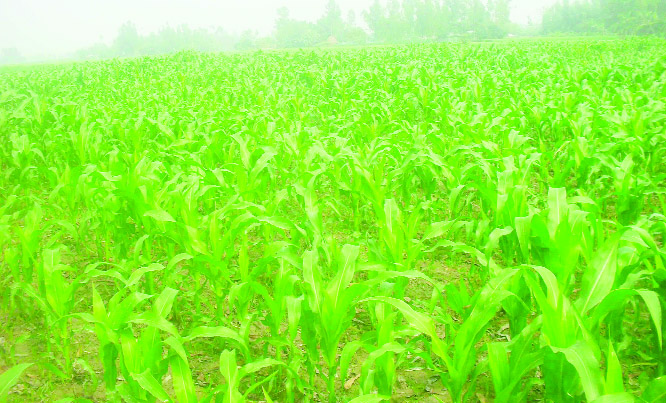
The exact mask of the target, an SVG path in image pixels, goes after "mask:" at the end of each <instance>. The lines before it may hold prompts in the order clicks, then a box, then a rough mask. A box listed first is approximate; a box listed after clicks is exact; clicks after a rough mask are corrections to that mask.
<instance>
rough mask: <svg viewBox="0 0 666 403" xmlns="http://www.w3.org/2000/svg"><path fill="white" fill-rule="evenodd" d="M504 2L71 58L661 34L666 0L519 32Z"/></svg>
mask: <svg viewBox="0 0 666 403" xmlns="http://www.w3.org/2000/svg"><path fill="white" fill-rule="evenodd" d="M510 2H511V0H384V1H379V0H375V1H374V3H373V4H372V5H371V6H370V7H369V8H368V9H367V10H365V11H363V12H362V14H361V16H360V17H361V18H362V21H363V22H364V23H365V26H366V27H367V29H363V28H361V27H360V26H359V22H358V20H357V16H356V14H355V13H354V12H353V11H350V12H349V13H348V14H347V15H343V13H342V10H341V9H340V7H339V6H338V4H337V2H336V1H335V0H329V1H328V3H327V5H326V8H325V10H324V14H323V15H322V16H321V17H320V18H319V19H318V20H317V21H314V22H309V21H301V20H297V19H294V18H292V17H291V16H290V13H289V10H288V9H287V8H284V7H283V8H281V9H279V10H278V12H277V19H276V21H275V29H274V31H273V33H272V35H270V36H265V37H261V36H259V35H258V34H257V33H256V32H253V31H245V32H243V33H241V34H230V33H228V32H226V31H224V30H223V29H222V28H217V29H191V28H188V27H187V26H180V27H176V28H173V27H166V28H163V29H161V30H159V31H157V32H155V33H151V34H147V35H141V34H139V32H138V31H137V28H136V26H135V25H134V24H133V23H131V22H128V23H125V24H124V25H122V26H121V27H120V29H119V31H118V35H117V36H116V38H115V39H114V40H113V42H112V43H111V44H103V43H99V44H96V45H93V46H90V47H88V48H85V49H81V50H79V51H78V52H76V54H75V55H73V56H75V57H76V58H79V59H98V58H108V57H131V56H139V55H157V54H167V53H173V52H177V51H180V50H197V51H204V52H205V51H210V52H219V51H229V50H246V49H264V48H297V47H310V46H326V45H335V44H348V45H359V44H365V43H404V42H423V41H442V40H482V39H491V38H502V37H505V36H506V35H507V34H509V33H518V34H526V35H538V34H544V35H553V34H560V33H565V34H579V35H580V34H622V35H666V0H560V2H559V3H557V4H555V5H554V6H552V7H551V8H549V9H548V10H546V12H545V13H544V15H543V20H542V24H541V27H540V29H541V31H539V27H538V26H536V25H532V26H530V27H519V26H518V25H516V24H512V23H511V21H510V18H509V5H510ZM24 61H26V59H25V58H24V57H23V56H22V55H21V54H20V52H19V51H18V50H16V49H15V48H11V49H4V50H2V51H0V64H15V63H22V62H24Z"/></svg>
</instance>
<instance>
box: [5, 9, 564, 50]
mask: <svg viewBox="0 0 666 403" xmlns="http://www.w3.org/2000/svg"><path fill="white" fill-rule="evenodd" d="M555 1H556V0H511V8H512V10H511V18H512V20H513V21H515V22H518V23H526V22H527V21H528V20H529V19H532V21H534V22H539V21H540V19H541V14H542V13H543V10H545V9H546V8H547V7H548V6H550V5H551V4H553V3H554V2H555ZM326 3H327V0H0V49H5V48H17V49H18V50H19V51H20V52H21V53H22V54H23V55H25V56H28V57H35V56H55V55H62V54H67V53H70V52H74V51H76V50H78V49H81V48H84V47H87V46H90V45H92V44H95V43H99V42H104V43H110V42H111V41H112V40H113V38H115V36H116V33H117V32H118V28H119V27H120V26H121V25H122V24H123V23H125V22H127V21H132V22H134V23H135V24H136V26H137V29H138V30H139V32H140V33H142V34H146V33H150V32H155V31H158V30H159V29H160V28H163V27H165V26H172V27H176V26H179V25H182V24H186V25H188V26H189V27H191V28H212V27H223V28H224V29H225V30H226V31H228V32H232V33H240V32H243V31H245V30H247V29H250V30H253V31H256V32H258V34H259V35H268V34H270V33H271V32H272V30H273V28H274V22H275V19H276V15H277V13H276V11H277V9H278V8H280V7H287V8H288V9H289V10H290V16H291V17H293V18H296V19H301V20H309V21H315V20H317V19H318V18H319V17H320V16H321V15H322V14H323V12H324V9H325V5H326ZM337 3H338V4H339V5H340V8H341V9H342V10H343V15H345V16H346V15H347V13H348V11H349V10H354V11H355V12H356V15H357V21H358V22H362V17H361V12H362V11H363V10H365V9H367V8H368V7H369V6H370V5H371V4H372V3H373V0H337ZM384 3H385V1H384Z"/></svg>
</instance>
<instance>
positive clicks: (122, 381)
mask: <svg viewBox="0 0 666 403" xmlns="http://www.w3.org/2000/svg"><path fill="white" fill-rule="evenodd" d="M417 3H418V4H417ZM435 3H436V2H425V1H424V2H411V6H410V2H404V3H403V4H402V6H398V3H397V2H391V3H390V4H389V6H388V9H389V10H390V12H389V14H387V15H394V16H399V15H401V13H403V12H406V11H405V10H407V8H409V7H412V6H413V7H414V9H410V10H411V11H410V12H414V13H416V14H417V15H418V16H419V17H418V18H424V19H427V18H428V15H429V13H428V12H426V11H424V10H422V9H421V8H420V7H426V6H427V7H435V5H436V4H435ZM470 4H471V6H470V7H472V5H473V4H472V3H470ZM492 4H494V6H496V8H497V10H495V11H494V13H496V14H497V15H498V16H500V15H501V14H502V12H501V11H502V10H501V9H502V4H499V3H498V4H495V3H492ZM401 7H402V8H401ZM401 10H402V11H401ZM440 11H441V10H440ZM285 18H287V16H285ZM387 18H388V17H387ZM493 18H495V17H493ZM497 18H500V17H497ZM341 21H343V23H342V25H341ZM456 21H457V23H460V24H463V22H464V19H462V18H461V19H459V20H456ZM320 23H321V26H325V27H326V31H325V32H326V34H330V33H331V32H336V31H337V30H340V29H342V30H344V19H343V18H342V17H341V16H340V12H339V10H337V9H336V8H335V7H334V5H333V4H332V5H330V6H329V11H328V13H327V17H326V18H324V19H322V21H321V22H318V23H317V24H313V26H312V27H310V28H312V29H313V35H322V32H324V31H319V30H318V28H317V27H316V26H319V25H320ZM315 25H316V26H315ZM433 29H434V28H433ZM407 32H410V35H431V34H433V32H434V31H433V32H431V31H427V32H426V31H423V32H414V31H409V30H407ZM127 35H128V37H131V29H129V28H128V29H127ZM119 46H120V44H119ZM664 50H666V43H664V42H663V41H662V40H659V39H645V38H644V39H631V40H615V41H573V42H566V41H539V42H532V41H529V42H527V41H525V42H521V41H517V42H515V43H511V44H501V43H500V44H483V45H478V44H477V45H473V44H438V45H412V46H400V47H376V48H365V49H336V50H332V51H303V50H300V51H289V52H270V51H267V52H264V51H262V52H257V53H239V54H233V55H219V54H218V55H215V54H198V53H194V52H190V53H180V54H177V55H173V56H162V57H155V58H141V59H124V60H114V61H105V62H94V63H86V64H72V65H61V66H39V67H33V68H27V69H23V70H12V71H9V70H8V71H2V72H0V140H1V141H0V322H1V323H2V326H0V367H1V368H2V371H3V372H2V375H0V400H1V399H6V398H7V397H9V400H11V399H14V400H12V401H30V400H39V397H38V396H37V394H38V393H42V392H40V391H44V392H43V393H45V394H51V395H54V396H55V395H57V397H55V398H52V400H53V399H57V398H61V397H62V398H64V400H62V401H86V400H81V399H89V400H91V401H92V400H94V401H97V400H107V401H114V402H119V401H131V402H156V401H177V402H199V401H201V402H241V401H280V402H282V401H286V402H296V401H329V402H338V401H354V402H379V401H385V400H390V399H400V397H401V396H404V394H405V392H406V389H409V390H410V393H413V394H415V395H416V397H415V398H417V399H420V400H426V399H428V398H433V399H445V398H450V400H452V401H454V402H467V401H470V402H471V401H476V400H477V399H483V400H487V401H497V402H509V401H514V400H515V401H535V400H545V401H556V402H582V401H591V402H593V401H595V402H606V401H612V402H614V401H622V402H624V401H641V400H643V401H648V402H658V401H662V400H663V396H664V391H665V390H666V389H664V387H665V381H664V379H666V378H664V377H665V376H666V373H665V372H666V367H665V364H664V363H666V354H665V353H664V331H666V327H665V321H664V304H665V303H666V300H665V298H666V268H665V266H664V256H665V255H664V252H665V250H664V234H665V232H666V217H665V216H664V207H666V190H665V188H664V186H665V185H666V182H665V178H666V165H665V164H664V163H663V161H664V160H666V130H664V129H665V126H666V103H665V102H664V101H663V100H664V99H666V80H665V79H664V78H665V76H664V74H666V73H665V72H666V70H665V69H664V67H665V66H666V65H665V64H664V61H663V60H659V59H655V57H654V55H655V54H662V53H664ZM26 356H27V357H26ZM24 357H25V358H24ZM26 361H27V362H33V363H35V365H34V366H32V367H30V370H29V372H28V375H27V377H26V378H25V379H26V380H27V381H28V382H30V384H31V386H33V387H32V388H21V387H17V386H16V384H17V383H19V376H20V375H21V373H22V372H23V371H24V370H25V369H26V368H28V366H29V365H30V364H23V362H26ZM28 377H29V378H30V379H29V380H28ZM20 379H23V378H20ZM67 385H81V386H80V388H79V389H81V390H79V389H76V390H73V391H72V390H69V389H66V388H67ZM425 386H427V388H426V390H423V387H425ZM58 388H62V389H64V392H63V391H62V390H60V392H61V393H56V391H58V390H59V389H58ZM443 393H445V394H446V396H444V395H443ZM51 395H49V396H51ZM67 396H71V399H70V398H68V397H67ZM75 399H78V400H75Z"/></svg>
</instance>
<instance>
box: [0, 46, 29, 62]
mask: <svg viewBox="0 0 666 403" xmlns="http://www.w3.org/2000/svg"><path fill="white" fill-rule="evenodd" d="M24 61H25V58H24V57H23V55H22V54H21V52H19V50H18V49H16V48H5V49H2V52H0V64H19V63H23V62H24Z"/></svg>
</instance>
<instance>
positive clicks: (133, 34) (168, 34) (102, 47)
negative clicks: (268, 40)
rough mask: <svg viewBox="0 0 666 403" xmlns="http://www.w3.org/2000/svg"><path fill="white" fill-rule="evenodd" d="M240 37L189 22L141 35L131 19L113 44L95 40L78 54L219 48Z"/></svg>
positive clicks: (117, 54) (101, 55)
mask: <svg viewBox="0 0 666 403" xmlns="http://www.w3.org/2000/svg"><path fill="white" fill-rule="evenodd" d="M239 40H240V37H237V36H234V35H232V34H229V33H227V32H225V31H224V30H223V29H221V28H219V29H216V30H206V29H191V28H188V27H187V26H180V27H176V28H172V27H166V28H163V29H161V30H159V31H158V32H155V33H151V34H148V35H140V34H139V33H138V31H137V28H136V26H135V25H134V24H133V23H132V22H127V23H125V24H123V25H122V26H121V27H120V29H119V31H118V35H117V36H116V38H115V40H114V41H113V42H112V43H111V44H110V45H106V44H102V43H99V44H96V45H93V46H91V47H88V48H85V49H81V50H79V51H78V52H77V53H76V56H77V57H79V58H83V59H96V58H104V57H130V56H138V55H158V54H166V53H173V52H178V51H180V50H198V51H202V52H220V51H227V50H232V49H234V46H235V44H236V43H238V42H239Z"/></svg>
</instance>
